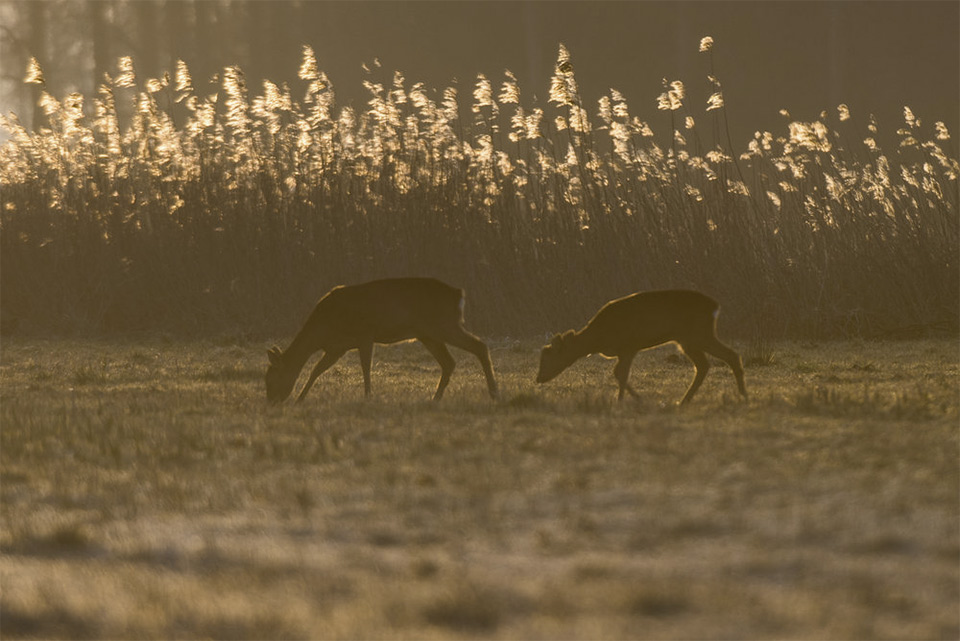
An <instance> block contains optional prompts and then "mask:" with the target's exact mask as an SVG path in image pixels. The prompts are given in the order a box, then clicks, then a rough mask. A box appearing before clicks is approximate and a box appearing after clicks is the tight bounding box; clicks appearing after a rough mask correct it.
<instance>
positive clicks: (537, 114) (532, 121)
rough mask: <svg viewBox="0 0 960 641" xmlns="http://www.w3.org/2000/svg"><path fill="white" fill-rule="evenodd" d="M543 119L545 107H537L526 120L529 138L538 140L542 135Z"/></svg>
mask: <svg viewBox="0 0 960 641" xmlns="http://www.w3.org/2000/svg"><path fill="white" fill-rule="evenodd" d="M542 120H543V109H540V108H539V107H537V108H536V109H534V110H533V111H532V112H531V113H530V115H529V116H527V120H526V136H527V140H536V139H537V138H539V137H540V122H541V121H542Z"/></svg>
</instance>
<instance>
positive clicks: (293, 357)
mask: <svg viewBox="0 0 960 641" xmlns="http://www.w3.org/2000/svg"><path fill="white" fill-rule="evenodd" d="M311 334H312V333H311V332H307V331H303V330H301V331H300V333H298V334H297V335H296V336H295V337H294V338H293V341H291V343H290V346H289V347H287V349H286V350H285V351H284V352H283V365H284V367H285V368H288V369H294V370H296V371H297V372H299V371H300V370H302V369H303V366H304V365H305V364H306V362H307V360H308V359H309V358H310V356H312V355H313V354H314V352H316V351H317V350H318V349H320V347H319V346H318V345H317V342H316V340H315V338H314V337H313V336H312V335H311Z"/></svg>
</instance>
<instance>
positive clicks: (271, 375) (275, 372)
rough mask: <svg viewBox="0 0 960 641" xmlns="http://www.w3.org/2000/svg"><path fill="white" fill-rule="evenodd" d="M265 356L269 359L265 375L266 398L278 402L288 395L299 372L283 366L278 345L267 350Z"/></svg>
mask: <svg viewBox="0 0 960 641" xmlns="http://www.w3.org/2000/svg"><path fill="white" fill-rule="evenodd" d="M267 358H269V359H270V365H269V366H268V367H267V376H266V382H267V400H268V401H269V402H271V403H279V402H281V401H283V400H285V399H286V398H287V397H288V396H290V392H292V391H293V386H294V384H296V382H297V375H298V374H299V373H300V372H299V371H294V370H293V369H292V368H290V367H285V365H284V360H283V352H282V351H280V348H279V347H271V348H270V349H269V350H267Z"/></svg>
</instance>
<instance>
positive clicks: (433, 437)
mask: <svg viewBox="0 0 960 641" xmlns="http://www.w3.org/2000/svg"><path fill="white" fill-rule="evenodd" d="M271 344H272V343H267V342H259V341H255V342H254V341H248V340H241V339H237V340H223V341H206V342H181V341H178V340H172V339H163V338H156V337H155V338H150V339H148V340H144V341H134V340H132V339H129V338H128V339H124V340H111V341H105V340H64V339H56V340H54V339H50V340H41V339H33V338H25V337H16V338H10V339H5V340H4V342H3V346H2V347H3V349H2V359H0V365H2V367H0V374H2V385H0V423H2V430H0V463H2V466H0V469H2V519H0V523H2V525H0V550H2V553H3V563H2V570H0V572H2V575H0V579H2V584H3V591H2V595H0V621H2V628H3V636H4V638H7V639H15V638H72V639H76V638H102V639H110V638H223V639H245V638H374V639H376V638H427V639H429V638H445V639H446V638H478V637H482V638H524V639H537V638H660V639H669V638H771V637H777V638H835V639H836V638H897V639H907V638H924V639H935V638H944V639H946V638H952V639H955V638H957V636H958V635H960V622H958V616H960V615H958V610H957V603H958V602H960V576H958V574H960V571H958V564H960V533H958V505H960V497H958V491H960V490H958V488H960V476H958V466H960V463H958V389H960V387H958V384H960V380H958V364H960V363H958V361H960V358H958V349H957V342H956V340H955V339H928V340H912V341H902V342H869V341H842V342H776V343H773V344H768V345H766V346H765V347H764V349H762V350H759V349H756V346H754V347H750V346H748V345H746V344H744V343H740V344H738V343H737V342H733V343H732V345H733V346H734V347H735V348H736V349H738V350H740V351H741V353H742V354H743V356H744V360H745V361H746V363H747V371H746V375H747V387H748V389H749V391H750V393H751V399H750V401H749V402H746V403H744V402H741V401H739V400H737V395H736V387H735V385H734V382H733V377H732V376H731V374H730V371H729V370H728V369H727V368H726V367H725V366H721V365H719V364H717V366H716V367H714V368H713V369H712V370H711V372H710V374H709V376H708V377H707V379H706V382H705V383H704V386H703V387H702V388H701V390H700V392H699V394H698V396H697V398H696V399H695V400H694V401H693V403H692V404H691V405H690V406H687V407H684V408H683V409H678V408H677V407H676V405H675V403H676V401H677V400H679V398H680V397H681V396H682V395H683V392H684V390H685V389H686V386H687V384H688V383H689V380H690V378H691V377H692V375H693V369H692V367H690V366H689V364H688V363H687V362H686V360H685V359H682V358H681V359H678V358H677V357H676V356H675V355H674V350H673V348H670V347H667V348H661V349H659V350H653V351H650V352H645V353H642V354H641V355H640V356H639V357H638V358H637V360H636V362H635V364H634V368H633V376H632V378H631V381H632V382H633V384H634V386H635V387H636V388H637V390H638V391H639V392H640V395H641V398H640V399H639V400H625V401H624V402H623V403H617V402H616V400H615V395H616V384H615V382H614V380H613V377H612V376H611V370H612V367H613V364H612V362H611V361H606V360H604V359H602V358H599V357H591V358H588V359H586V360H583V361H581V362H578V363H577V364H575V365H574V366H573V367H571V368H570V369H569V370H568V371H566V372H564V373H563V374H562V375H561V376H560V377H558V378H557V379H556V380H554V381H552V382H550V383H548V384H546V385H543V386H537V385H536V384H535V383H534V382H533V377H534V374H535V372H536V363H537V352H538V349H539V343H538V342H537V341H535V340H525V341H507V340H503V341H499V342H498V341H491V342H490V343H489V344H490V347H491V354H492V358H493V361H494V366H495V367H496V369H497V375H498V377H499V380H500V384H501V389H502V400H501V401H499V402H493V401H491V400H490V399H489V398H488V397H487V396H486V389H485V385H484V383H483V377H482V375H481V372H480V368H479V366H478V364H477V362H476V360H475V359H474V358H473V357H472V356H470V355H468V354H466V353H464V352H461V351H457V350H455V351H454V356H455V358H456V359H457V361H458V369H457V371H456V372H455V373H454V375H453V379H452V382H451V384H450V387H449V388H448V390H447V394H446V396H445V398H444V399H443V400H442V401H440V402H439V403H434V402H431V401H430V400H429V399H430V397H431V395H432V393H433V389H434V386H435V384H436V379H437V377H438V373H439V368H438V367H437V365H436V362H435V361H434V360H433V359H432V357H431V356H430V355H429V354H428V353H427V351H426V350H424V349H423V348H422V347H421V346H419V345H415V344H411V345H400V346H395V347H389V348H385V347H380V348H378V349H377V350H376V352H375V354H374V370H373V390H374V395H373V396H372V397H370V398H369V399H365V398H364V396H363V386H362V382H361V376H360V368H359V365H358V363H357V357H356V355H354V354H349V355H347V357H345V358H344V359H343V360H341V361H340V362H339V363H338V364H337V365H336V366H335V367H334V368H333V369H332V370H330V371H329V372H327V373H326V374H325V375H324V376H323V377H322V378H321V379H320V380H319V382H318V384H317V385H316V387H315V388H314V389H313V390H312V391H311V392H310V394H309V395H308V396H307V397H306V399H305V401H304V402H303V403H301V404H293V403H287V404H284V405H282V406H277V407H270V406H268V405H267V404H266V400H265V392H264V384H263V374H264V371H265V368H266V360H267V359H266V353H265V351H266V349H267V348H268V347H269V346H270V345H271Z"/></svg>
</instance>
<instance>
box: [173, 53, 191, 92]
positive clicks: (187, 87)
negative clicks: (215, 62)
mask: <svg viewBox="0 0 960 641" xmlns="http://www.w3.org/2000/svg"><path fill="white" fill-rule="evenodd" d="M173 78H174V81H175V82H176V85H175V86H174V89H176V90H177V91H186V92H192V91H193V78H191V77H190V69H189V68H188V67H187V63H185V62H184V61H183V60H177V70H176V72H175V73H174V75H173ZM178 102H179V99H178Z"/></svg>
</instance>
